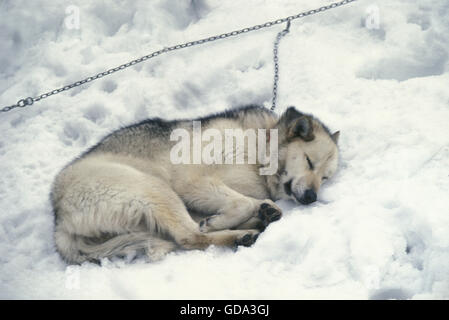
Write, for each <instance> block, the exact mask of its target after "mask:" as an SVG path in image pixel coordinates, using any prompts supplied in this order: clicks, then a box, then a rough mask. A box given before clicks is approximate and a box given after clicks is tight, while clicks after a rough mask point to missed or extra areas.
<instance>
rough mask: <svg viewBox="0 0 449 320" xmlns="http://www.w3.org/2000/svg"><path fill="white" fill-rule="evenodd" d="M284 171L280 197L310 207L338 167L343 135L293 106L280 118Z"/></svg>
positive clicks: (282, 168) (280, 152)
mask: <svg viewBox="0 0 449 320" xmlns="http://www.w3.org/2000/svg"><path fill="white" fill-rule="evenodd" d="M277 128H278V130H279V138H280V139H279V161H280V164H281V165H280V172H279V175H278V177H279V180H278V183H277V194H278V197H279V198H281V199H293V200H295V201H298V202H300V203H302V204H310V203H312V202H315V201H316V199H317V193H318V190H319V189H320V187H321V184H322V183H323V182H324V181H326V180H327V179H329V178H331V177H332V176H333V175H334V173H335V171H336V170H337V166H338V147H337V143H338V138H339V134H340V133H339V132H336V133H334V134H331V133H330V131H329V130H328V129H327V128H326V126H324V125H323V124H322V123H321V122H320V121H319V120H317V119H315V118H314V117H313V116H311V115H306V114H303V113H301V112H299V111H297V110H296V109H295V108H294V107H289V108H288V109H287V111H286V112H285V113H284V114H283V115H282V116H281V117H280V119H279V122H278V124H277Z"/></svg>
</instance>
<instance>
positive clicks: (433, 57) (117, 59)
mask: <svg viewBox="0 0 449 320" xmlns="http://www.w3.org/2000/svg"><path fill="white" fill-rule="evenodd" d="M330 2H331V1H328V0H309V1H307V3H305V2H304V3H301V2H298V1H294V0H288V1H287V0H284V1H264V0H248V1H239V2H238V3H237V2H235V1H234V2H232V1H219V0H192V1H175V0H157V1H143V0H142V1H126V2H125V1H119V0H116V1H95V2H92V1H86V0H84V1H83V0H73V1H71V2H70V4H68V3H66V4H63V3H60V2H58V3H56V2H54V1H50V0H39V1H25V0H17V1H16V0H15V1H11V0H5V1H2V2H0V30H2V31H1V33H0V43H1V44H2V49H1V51H0V105H2V106H5V105H10V104H12V103H14V102H15V101H17V100H18V99H19V98H25V97H27V96H35V95H37V94H41V93H43V92H47V91H49V90H52V89H54V88H58V87H61V86H63V85H66V84H68V83H71V82H74V81H77V80H80V79H82V78H85V77H87V76H90V75H93V74H95V73H97V72H101V71H104V70H107V69H109V68H111V67H115V66H117V65H120V64H122V63H125V62H127V61H129V60H132V59H135V58H138V57H140V56H143V55H145V54H148V53H151V52H153V51H155V50H159V49H161V48H163V47H164V46H168V45H173V44H177V43H182V42H186V41H191V40H196V39H199V38H203V37H207V36H210V35H214V34H219V33H223V32H228V31H231V30H235V29H240V28H244V27H247V26H252V25H254V24H259V23H263V22H266V21H269V20H274V19H277V18H278V17H284V16H289V15H291V14H296V13H299V12H301V11H304V10H309V9H313V8H316V7H320V6H321V5H323V4H327V3H330ZM69 5H72V6H75V8H78V9H79V17H80V25H79V27H80V28H79V29H69V28H68V27H67V25H66V18H67V17H68V16H69V15H68V14H67V13H66V9H67V7H68V6H69ZM373 6H374V7H373ZM373 8H374V9H375V10H373ZM376 10H377V11H378V12H379V19H380V25H379V28H374V29H373V28H372V27H371V28H368V27H367V25H366V23H365V21H366V20H365V19H366V18H367V15H368V14H369V13H370V12H376ZM448 21H449V1H447V0H444V1H442V0H426V1H417V0H415V1H405V0H389V1H386V0H383V1H382V0H379V1H377V2H374V3H373V2H370V1H357V2H355V3H353V4H350V5H347V6H344V7H342V8H338V9H335V10H332V11H328V12H325V13H322V14H319V15H314V16H311V17H307V18H305V19H301V20H296V21H294V22H293V23H292V26H291V29H290V31H291V32H290V33H289V34H288V35H287V36H286V37H284V38H283V40H282V42H281V45H280V69H281V78H280V91H279V98H278V99H279V100H278V111H279V112H281V111H282V110H284V109H285V108H286V107H287V106H289V105H296V106H297V107H298V108H299V109H300V110H303V111H306V112H310V113H313V114H315V115H316V116H317V117H319V118H320V119H321V120H322V121H323V122H325V123H326V124H327V125H328V126H329V127H330V128H332V130H341V132H342V134H341V137H340V149H341V162H340V166H339V171H338V174H337V175H336V176H335V177H334V178H333V179H332V180H330V181H329V182H328V183H327V184H326V185H325V186H324V187H323V189H322V190H321V192H320V194H319V201H318V202H317V203H315V204H313V205H310V206H297V205H295V204H293V203H290V202H279V205H280V206H281V207H282V208H283V210H284V217H283V218H282V219H281V220H280V221H278V222H276V223H274V224H272V225H270V226H269V227H268V228H267V230H266V231H265V232H264V233H263V234H262V235H261V236H260V237H259V239H258V241H257V243H256V244H255V245H254V246H253V247H251V248H239V249H238V250H237V252H233V251H231V250H227V249H221V248H215V247H211V248H209V249H208V250H206V251H190V252H177V253H172V254H170V255H169V256H168V257H167V258H166V259H165V260H163V261H160V262H157V263H153V264H148V263H144V262H143V261H140V260H138V261H135V262H133V263H126V262H125V261H121V260H118V261H103V263H102V265H101V266H97V265H94V264H89V263H85V264H83V265H81V266H70V267H68V266H66V265H65V264H64V263H63V262H62V261H61V259H60V258H59V256H58V254H57V253H56V251H55V247H54V243H53V238H52V230H53V216H52V212H51V207H50V204H49V200H48V194H49V190H50V185H51V183H52V181H53V178H54V177H55V175H56V174H57V172H58V171H59V170H60V169H61V168H62V167H63V166H64V165H65V164H66V163H67V162H69V161H70V160H72V159H73V158H74V157H76V156H77V155H78V154H80V153H81V152H82V151H83V150H85V149H86V148H88V147H89V146H90V145H92V144H94V143H95V142H96V141H98V140H99V139H100V138H101V137H102V136H104V135H105V134H107V133H108V132H110V131H112V130H114V129H116V128H118V127H119V126H120V125H124V124H130V123H132V122H135V121H138V120H142V119H145V118H148V117H155V116H158V117H164V118H169V119H174V118H179V117H182V118H185V117H196V116H201V115H205V114H207V113H209V112H212V111H220V110H223V109H225V108H228V107H231V106H237V105H239V104H246V103H262V104H265V105H267V106H269V103H270V99H271V90H272V79H273V64H272V45H273V41H274V38H275V36H276V34H277V32H279V31H280V30H282V29H283V28H284V26H281V25H279V26H276V27H272V28H269V29H264V30H260V31H257V32H252V33H248V34H244V35H242V36H240V37H233V38H230V39H227V40H222V41H218V42H214V43H210V44H205V45H202V46H198V47H194V48H189V49H185V50H180V51H177V52H175V53H169V54H165V55H163V56H160V57H157V58H154V59H151V60H148V61H147V62H145V63H142V64H139V65H136V66H134V67H132V68H130V69H127V70H126V71H121V72H119V73H116V74H114V75H112V76H108V77H105V78H103V79H101V80H97V81H94V82H92V83H90V84H87V85H84V86H82V87H79V88H76V89H73V90H70V91H68V92H66V93H62V94H59V95H56V96H53V97H50V98H48V99H46V100H43V101H41V102H39V103H36V104H35V105H34V106H32V107H28V108H26V109H19V110H17V109H16V110H14V111H11V112H9V113H4V114H0V132H1V136H0V172H1V176H0V177H1V179H0V208H1V212H0V298H7V299H16V298H31V299H35V298H45V299H53V298H67V299H73V298H83V299H84V298H106V299H130V298H136V299H141V298H149V299H164V298H167V299H173V298H176V299H178V298H184V299H199V298H207V299H315V298H320V299H335V298H337V299H448V298H449V197H448V195H449V172H448V168H449V126H448V123H449V90H448V86H449V64H448V58H449V45H448V42H447V34H448V33H449V22H448Z"/></svg>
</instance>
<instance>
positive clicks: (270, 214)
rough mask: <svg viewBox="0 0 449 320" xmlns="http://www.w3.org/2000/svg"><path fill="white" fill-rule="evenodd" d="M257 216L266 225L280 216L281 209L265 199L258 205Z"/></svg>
mask: <svg viewBox="0 0 449 320" xmlns="http://www.w3.org/2000/svg"><path fill="white" fill-rule="evenodd" d="M258 217H259V219H260V220H261V221H262V223H263V226H264V227H266V226H268V225H269V224H270V223H272V222H274V221H277V220H279V219H280V218H281V217H282V211H281V209H280V208H279V207H278V206H276V205H275V204H274V203H273V202H272V201H270V200H265V201H264V202H263V203H262V204H261V205H260V207H259V212H258Z"/></svg>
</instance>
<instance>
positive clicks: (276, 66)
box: [270, 20, 290, 111]
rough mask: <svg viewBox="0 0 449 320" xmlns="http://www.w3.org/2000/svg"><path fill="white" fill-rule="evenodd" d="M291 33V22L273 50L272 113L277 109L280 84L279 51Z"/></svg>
mask: <svg viewBox="0 0 449 320" xmlns="http://www.w3.org/2000/svg"><path fill="white" fill-rule="evenodd" d="M289 31H290V20H288V21H287V27H286V28H285V29H284V30H282V31H281V32H279V33H278V34H277V36H276V40H275V41H274V48H273V61H274V81H273V100H272V103H271V109H270V110H271V111H274V109H276V99H277V96H278V82H279V57H278V51H279V42H281V39H282V38H283V37H284V36H285V35H286V34H287V33H289Z"/></svg>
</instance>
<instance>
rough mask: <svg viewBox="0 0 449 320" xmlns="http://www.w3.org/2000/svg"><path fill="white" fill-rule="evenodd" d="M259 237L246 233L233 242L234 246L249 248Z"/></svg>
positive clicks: (256, 234)
mask: <svg viewBox="0 0 449 320" xmlns="http://www.w3.org/2000/svg"><path fill="white" fill-rule="evenodd" d="M258 237H259V233H258V232H255V233H247V234H245V235H244V236H243V237H241V238H239V239H237V240H236V241H235V246H236V247H237V246H244V247H251V246H252V245H253V244H254V243H255V242H256V240H257V238H258Z"/></svg>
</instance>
